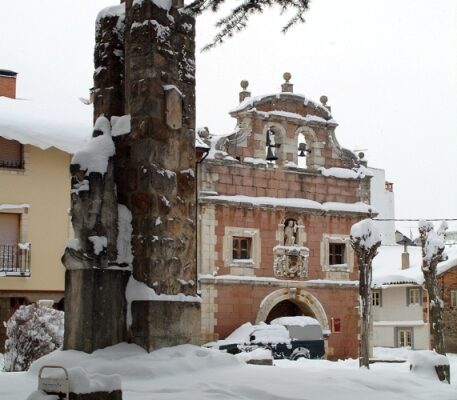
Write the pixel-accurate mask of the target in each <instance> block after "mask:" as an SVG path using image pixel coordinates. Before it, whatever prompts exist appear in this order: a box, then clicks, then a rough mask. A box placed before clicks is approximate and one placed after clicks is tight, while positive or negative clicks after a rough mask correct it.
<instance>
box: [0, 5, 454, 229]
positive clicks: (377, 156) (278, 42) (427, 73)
mask: <svg viewBox="0 0 457 400" xmlns="http://www.w3.org/2000/svg"><path fill="white" fill-rule="evenodd" d="M228 2H229V4H232V2H234V0H228ZM113 4H117V2H116V1H115V0H112V1H107V0H78V1H76V0H72V1H70V0H40V1H33V0H15V1H14V2H12V1H7V0H0V6H1V10H2V23H1V25H0V54H1V55H2V56H1V60H0V68H6V69H12V70H15V71H16V72H19V76H18V96H19V97H41V96H47V97H50V98H52V97H54V96H56V97H61V96H69V97H80V96H87V89H88V88H89V87H91V86H92V70H93V64H92V63H93V59H92V54H93V45H94V37H93V36H94V20H95V16H96V14H97V12H98V10H99V9H100V8H102V7H104V6H107V5H113ZM286 19H287V17H280V16H279V14H278V12H277V10H272V11H271V12H269V13H268V14H265V15H264V16H258V17H254V18H252V20H251V22H250V26H249V27H248V29H247V30H246V31H244V32H242V33H241V34H238V35H236V36H235V37H234V38H232V39H231V40H229V41H227V42H226V44H224V45H222V46H220V47H218V48H215V49H213V50H211V51H210V52H206V53H204V54H198V55H197V110H198V111H197V125H198V126H208V127H209V128H210V131H211V132H212V133H226V132H228V131H230V130H231V129H232V128H233V126H234V120H233V119H232V118H230V116H228V113H227V112H228V110H229V109H231V108H233V107H234V106H235V105H236V104H237V101H238V92H239V91H240V86H239V82H240V81H241V80H242V79H248V80H249V82H250V86H249V89H250V90H251V91H252V93H253V95H260V94H263V93H271V92H275V91H279V87H280V84H281V83H282V82H283V79H282V74H283V73H284V72H285V71H289V72H291V73H292V80H291V81H292V83H294V84H295V92H297V93H303V94H305V95H306V96H308V97H310V98H312V99H314V100H318V99H319V97H320V96H321V95H322V94H325V95H327V96H328V97H329V103H328V104H329V105H331V106H332V110H333V115H334V117H335V119H336V120H337V121H338V122H339V124H340V126H339V127H338V128H337V131H336V132H337V137H338V140H339V142H340V143H341V144H342V145H343V146H344V147H347V148H349V149H352V150H354V149H368V151H366V152H365V153H366V154H367V158H368V161H369V165H371V166H374V167H379V168H384V169H385V170H386V177H387V179H388V180H390V181H393V182H394V184H395V185H394V191H395V196H396V197H395V201H396V215H397V217H398V218H457V157H456V153H457V138H456V135H457V132H456V126H457V112H456V110H457V51H456V49H457V24H456V21H457V1H455V0H439V1H435V2H430V1H429V0H428V1H427V0H401V1H399V0H385V1H382V2H380V1H366V0H344V1H342V0H318V1H317V0H315V1H313V2H312V4H311V10H310V11H309V13H308V14H307V16H306V23H305V24H304V25H300V26H296V27H295V28H292V30H291V31H290V32H289V33H288V34H286V35H283V34H281V33H280V28H281V26H282V25H283V24H284V23H285V22H286ZM214 21H215V17H214V15H212V14H207V15H204V16H202V17H199V18H198V28H197V35H198V38H197V39H198V44H199V47H202V46H203V44H205V43H206V42H207V41H208V40H209V38H210V37H212V35H213V33H214V28H213V26H212V24H213V23H214ZM50 104H52V103H50ZM409 225H411V224H409V223H406V224H403V225H401V227H403V228H404V227H405V226H409ZM412 225H413V226H415V225H416V224H415V223H412ZM454 227H457V224H454ZM405 230H406V229H405Z"/></svg>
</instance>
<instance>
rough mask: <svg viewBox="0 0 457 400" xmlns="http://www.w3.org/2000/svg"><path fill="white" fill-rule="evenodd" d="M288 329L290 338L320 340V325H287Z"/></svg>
mask: <svg viewBox="0 0 457 400" xmlns="http://www.w3.org/2000/svg"><path fill="white" fill-rule="evenodd" d="M286 328H287V329H288V330H289V334H290V338H291V339H292V340H322V339H323V338H324V336H323V335H322V329H321V327H320V325H308V326H296V325H292V326H287V327H286Z"/></svg>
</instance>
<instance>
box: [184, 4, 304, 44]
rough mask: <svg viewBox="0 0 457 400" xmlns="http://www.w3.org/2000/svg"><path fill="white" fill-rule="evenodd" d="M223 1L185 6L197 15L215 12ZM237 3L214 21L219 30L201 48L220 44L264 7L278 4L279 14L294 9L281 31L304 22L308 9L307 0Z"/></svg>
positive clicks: (241, 28) (240, 29)
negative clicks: (209, 11)
mask: <svg viewBox="0 0 457 400" xmlns="http://www.w3.org/2000/svg"><path fill="white" fill-rule="evenodd" d="M224 3H228V2H226V1H225V0H194V1H193V2H192V3H190V4H189V5H188V6H187V7H186V8H187V10H189V11H190V12H191V13H192V14H194V15H199V14H201V13H202V12H204V11H206V10H211V11H213V12H217V11H218V10H219V9H220V7H221V5H223V4H224ZM230 3H232V1H230ZM237 3H238V5H237V6H236V7H235V8H233V9H232V10H231V12H230V13H229V14H228V15H226V16H224V17H222V18H221V19H219V21H217V22H216V27H217V28H218V29H219V32H218V33H217V34H216V36H215V37H214V38H213V40H212V41H211V43H209V44H208V45H206V46H205V47H204V48H203V50H208V49H210V48H212V47H214V46H215V45H217V44H221V43H223V42H224V40H225V39H226V38H227V37H231V36H233V34H235V33H237V32H240V31H242V30H243V29H244V28H246V26H247V23H248V20H249V17H250V15H252V14H261V13H263V12H264V11H265V9H267V8H270V7H272V6H274V5H278V6H279V7H280V8H281V14H282V13H284V12H286V11H288V10H292V11H294V15H293V17H292V18H291V19H289V21H288V22H287V23H286V25H284V27H283V28H282V31H283V32H286V31H287V30H288V29H289V28H290V27H291V26H293V25H295V24H296V23H299V22H304V21H305V18H304V16H303V15H304V14H305V12H306V11H308V9H309V0H239V1H238V2H237Z"/></svg>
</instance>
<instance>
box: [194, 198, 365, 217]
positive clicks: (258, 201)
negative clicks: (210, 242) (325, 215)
mask: <svg viewBox="0 0 457 400" xmlns="http://www.w3.org/2000/svg"><path fill="white" fill-rule="evenodd" d="M200 199H201V200H206V201H216V202H233V203H239V204H250V205H256V206H270V207H291V208H300V209H304V210H317V211H322V212H328V211H330V212H332V211H333V212H349V213H357V214H359V213H361V214H368V213H369V212H370V211H372V212H373V209H372V207H371V206H370V205H369V204H365V203H361V202H358V203H336V202H329V203H322V204H321V203H318V202H317V201H314V200H308V199H297V198H276V197H250V196H243V195H237V196H223V195H221V196H219V195H217V196H202V197H201V198H200Z"/></svg>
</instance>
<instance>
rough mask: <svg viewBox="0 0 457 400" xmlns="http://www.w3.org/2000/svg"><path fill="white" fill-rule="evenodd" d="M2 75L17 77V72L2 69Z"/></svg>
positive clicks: (0, 73) (0, 72) (0, 70)
mask: <svg viewBox="0 0 457 400" xmlns="http://www.w3.org/2000/svg"><path fill="white" fill-rule="evenodd" d="M0 75H1V76H9V77H12V78H16V76H17V72H14V71H11V70H10V69H0Z"/></svg>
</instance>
